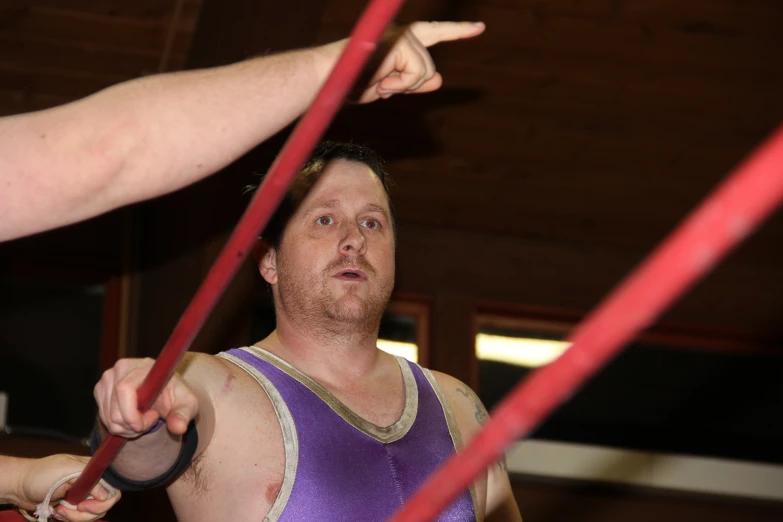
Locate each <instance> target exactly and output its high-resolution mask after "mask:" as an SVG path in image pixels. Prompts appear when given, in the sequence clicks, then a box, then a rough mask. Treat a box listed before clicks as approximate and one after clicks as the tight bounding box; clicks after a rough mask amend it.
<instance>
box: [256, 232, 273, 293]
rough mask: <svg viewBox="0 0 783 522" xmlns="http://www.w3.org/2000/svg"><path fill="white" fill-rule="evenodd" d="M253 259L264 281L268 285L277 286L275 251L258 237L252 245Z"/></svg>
mask: <svg viewBox="0 0 783 522" xmlns="http://www.w3.org/2000/svg"><path fill="white" fill-rule="evenodd" d="M253 258H254V259H255V260H256V263H257V264H258V271H259V272H260V273H261V277H263V278H264V281H266V282H267V283H269V284H270V285H274V284H277V250H275V248H274V247H273V246H272V245H270V244H269V243H267V242H266V241H264V240H263V239H261V238H260V237H259V238H258V239H256V243H255V245H253Z"/></svg>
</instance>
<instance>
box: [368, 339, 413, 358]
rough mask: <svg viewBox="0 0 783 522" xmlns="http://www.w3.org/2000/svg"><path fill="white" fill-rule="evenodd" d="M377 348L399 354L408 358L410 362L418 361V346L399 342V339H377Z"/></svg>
mask: <svg viewBox="0 0 783 522" xmlns="http://www.w3.org/2000/svg"><path fill="white" fill-rule="evenodd" d="M378 348H380V349H381V350H383V351H384V352H387V353H390V354H392V355H399V356H401V357H404V358H406V359H408V360H409V361H410V362H414V363H415V362H418V359H419V347H418V346H417V345H415V344H413V343H401V342H399V341H388V340H386V339H378Z"/></svg>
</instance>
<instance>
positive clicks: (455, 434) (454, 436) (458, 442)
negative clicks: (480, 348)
mask: <svg viewBox="0 0 783 522" xmlns="http://www.w3.org/2000/svg"><path fill="white" fill-rule="evenodd" d="M421 370H422V372H424V376H425V377H427V381H428V382H429V383H430V386H432V389H433V390H434V391H435V395H437V396H438V400H439V401H440V405H441V407H442V408H443V413H444V415H445V416H446V424H448V425H449V433H450V434H451V440H452V441H453V442H454V449H455V450H457V451H460V450H461V449H462V448H463V443H462V435H461V434H460V432H459V427H458V426H457V420H456V419H455V418H454V412H453V411H452V410H451V406H450V405H449V402H448V400H446V396H445V395H444V394H443V389H441V387H440V384H438V381H437V380H435V376H434V375H432V372H431V371H429V370H428V369H427V368H422V369H421ZM470 498H471V500H473V513H474V514H475V515H476V522H481V520H482V519H481V515H480V513H479V504H478V495H477V494H476V486H475V484H471V485H470Z"/></svg>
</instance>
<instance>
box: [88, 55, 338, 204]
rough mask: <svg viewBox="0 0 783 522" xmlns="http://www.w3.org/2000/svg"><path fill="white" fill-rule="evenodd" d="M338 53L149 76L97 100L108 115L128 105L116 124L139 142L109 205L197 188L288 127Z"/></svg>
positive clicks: (113, 188) (250, 62) (106, 93)
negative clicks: (198, 182)
mask: <svg viewBox="0 0 783 522" xmlns="http://www.w3.org/2000/svg"><path fill="white" fill-rule="evenodd" d="M333 49H335V47H334V46H329V47H321V48H317V49H312V50H306V51H294V52H288V53H283V54H279V55H273V56H267V57H263V58H257V59H254V60H249V61H246V62H242V63H238V64H234V65H230V66H226V67H220V68H216V69H206V70H199V71H187V72H182V73H178V74H172V75H165V76H158V77H150V78H146V79H142V80H139V81H137V82H131V83H128V84H125V85H122V86H120V87H118V88H116V89H114V90H109V91H106V92H105V93H102V94H101V95H99V96H97V97H96V98H100V99H96V103H101V104H105V105H106V106H107V107H106V109H107V110H108V107H111V106H118V105H119V106H121V107H125V110H124V111H123V114H122V116H121V119H120V120H119V121H121V122H123V125H127V127H128V129H129V133H130V134H131V135H133V136H137V137H138V138H139V139H137V140H135V142H134V143H133V144H132V146H133V151H132V152H131V153H130V154H129V155H128V158H127V160H126V161H125V162H124V165H123V168H122V170H121V171H120V175H119V177H118V179H117V183H115V184H113V186H112V187H111V190H110V191H109V196H110V197H111V198H112V199H113V201H112V204H117V203H122V202H125V201H124V199H126V198H128V197H131V198H132V199H137V200H138V199H145V198H148V197H153V196H156V195H159V194H161V193H166V192H169V191H172V190H175V189H177V188H180V187H182V186H184V185H187V184H189V183H192V182H193V181H194V180H198V179H200V178H202V177H204V176H205V175H208V174H211V173H213V172H215V171H217V170H219V169H221V168H223V167H225V166H226V165H228V164H230V163H231V162H233V161H234V160H236V159H237V158H238V157H239V156H241V155H242V154H244V153H245V152H247V151H248V150H250V149H251V148H253V147H254V146H256V145H258V144H259V143H260V142H262V141H264V140H265V139H267V138H269V137H270V136H272V135H273V134H275V133H276V132H278V131H279V130H281V129H282V128H284V127H285V126H286V125H288V124H289V123H291V122H292V121H293V120H294V119H296V118H297V117H298V116H300V115H301V114H302V113H303V112H304V110H305V109H306V108H307V106H308V105H309V103H310V102H311V101H312V99H313V97H314V96H315V94H316V92H317V90H318V88H319V87H320V85H321V84H322V83H323V80H324V76H325V72H324V71H326V70H328V69H327V68H326V67H325V63H324V62H328V61H329V60H330V59H331V56H332V55H333V54H334V56H336V53H332V52H331V51H332V50H333ZM102 96H105V99H103V98H102ZM101 112H103V111H101ZM116 131H117V132H118V133H119V134H125V132H124V129H123V128H122V127H120V128H119V129H116Z"/></svg>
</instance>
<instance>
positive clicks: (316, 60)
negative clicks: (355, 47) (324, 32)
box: [313, 38, 348, 89]
mask: <svg viewBox="0 0 783 522" xmlns="http://www.w3.org/2000/svg"><path fill="white" fill-rule="evenodd" d="M347 44H348V39H347V38H346V39H343V40H338V41H336V42H332V43H329V44H326V45H321V46H319V47H315V48H314V49H313V69H314V71H315V77H316V81H317V83H316V85H318V88H319V89H320V88H321V86H322V85H323V84H324V83H325V82H326V79H327V78H328V77H329V74H330V73H331V72H332V69H334V66H335V64H336V63H337V60H338V59H339V58H340V54H341V53H342V52H343V49H345V46H346V45H347Z"/></svg>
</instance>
